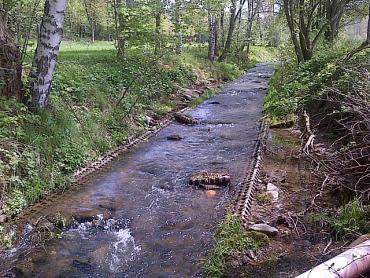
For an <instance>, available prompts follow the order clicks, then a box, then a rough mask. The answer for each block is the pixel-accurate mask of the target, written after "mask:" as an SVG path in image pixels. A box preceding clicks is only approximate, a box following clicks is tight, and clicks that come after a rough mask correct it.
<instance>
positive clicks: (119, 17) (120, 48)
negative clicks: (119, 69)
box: [113, 0, 126, 57]
mask: <svg viewBox="0 0 370 278" xmlns="http://www.w3.org/2000/svg"><path fill="white" fill-rule="evenodd" d="M122 5H123V2H122V0H114V4H113V8H114V22H115V28H116V42H117V56H118V57H122V56H123V55H124V54H125V44H126V40H125V37H124V35H123V34H122V32H123V31H124V28H125V27H124V24H125V18H124V16H123V14H122V11H121V9H120V7H121V6H122Z"/></svg>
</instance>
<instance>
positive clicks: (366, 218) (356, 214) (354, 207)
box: [328, 199, 370, 238]
mask: <svg viewBox="0 0 370 278" xmlns="http://www.w3.org/2000/svg"><path fill="white" fill-rule="evenodd" d="M328 221H329V224H330V227H331V230H332V232H333V233H334V235H335V236H336V237H337V238H345V237H348V236H351V235H360V234H364V233H367V232H368V229H369V225H370V207H369V206H363V205H362V204H361V203H360V201H359V200H357V199H354V200H353V201H351V202H349V203H348V204H346V205H344V206H342V207H341V208H340V210H339V211H338V213H337V214H336V215H335V217H331V218H329V219H328Z"/></svg>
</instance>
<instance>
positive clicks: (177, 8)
mask: <svg viewBox="0 0 370 278" xmlns="http://www.w3.org/2000/svg"><path fill="white" fill-rule="evenodd" d="M175 33H176V36H177V42H176V48H175V52H176V54H181V52H182V32H181V20H180V2H179V0H176V2H175Z"/></svg>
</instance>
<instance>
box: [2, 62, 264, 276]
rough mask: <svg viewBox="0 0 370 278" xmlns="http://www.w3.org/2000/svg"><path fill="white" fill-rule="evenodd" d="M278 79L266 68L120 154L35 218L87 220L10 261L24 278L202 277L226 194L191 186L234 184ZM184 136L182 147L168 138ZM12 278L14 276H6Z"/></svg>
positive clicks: (15, 270)
mask: <svg viewBox="0 0 370 278" xmlns="http://www.w3.org/2000/svg"><path fill="white" fill-rule="evenodd" d="M266 74H267V75H269V74H271V69H270V67H269V66H266V65H259V66H258V67H257V68H255V69H253V70H251V71H250V72H248V73H247V74H246V75H244V76H243V77H242V78H240V79H239V80H237V81H235V82H232V83H230V84H228V85H227V86H225V89H224V92H223V93H222V94H220V95H218V96H216V97H214V98H213V99H211V100H208V101H206V102H205V103H203V104H202V105H200V106H198V107H197V108H195V109H194V110H192V111H191V112H189V114H190V115H191V116H193V117H194V118H196V119H198V120H199V121H200V124H199V125H195V126H185V125H181V124H178V123H173V124H171V125H170V126H168V127H167V128H165V129H164V130H162V131H161V132H160V133H158V135H156V136H155V137H153V138H151V139H150V140H149V141H148V142H145V143H142V144H140V145H139V146H138V147H137V148H135V149H133V150H132V151H130V152H128V153H126V154H124V155H123V156H121V157H120V158H119V159H118V160H117V161H115V162H114V163H112V164H111V166H110V167H109V168H108V169H106V170H104V171H103V172H101V173H100V174H97V175H95V176H93V177H91V178H90V181H89V182H88V183H87V184H86V185H85V186H81V187H80V188H78V189H77V190H74V191H71V192H67V193H65V194H64V195H61V196H60V198H59V199H58V201H56V202H54V203H52V204H49V205H46V206H45V208H44V209H43V210H42V211H40V212H37V213H36V215H35V216H34V217H38V216H39V215H43V214H56V213H58V212H60V213H61V214H63V215H72V216H74V217H75V218H76V219H79V220H80V222H79V223H76V224H75V225H74V226H73V227H72V228H71V229H69V230H68V231H66V232H65V233H64V235H63V237H62V238H61V239H55V240H53V241H50V242H48V243H47V244H46V245H45V246H44V248H42V249H38V250H33V251H32V252H31V253H30V254H29V255H22V256H17V255H13V256H9V258H8V259H7V261H12V262H13V265H14V267H13V269H12V271H11V273H13V274H12V275H14V276H17V277H198V276H201V273H202V264H203V262H204V260H205V259H206V255H207V251H208V250H209V249H210V247H211V245H212V243H213V235H214V232H215V227H216V225H217V223H218V222H219V221H220V220H221V219H222V217H223V215H224V205H225V202H226V201H227V198H228V189H224V190H221V191H217V192H213V191H203V190H199V189H196V188H194V187H191V186H189V185H188V180H189V177H190V176H191V175H192V174H193V173H196V172H199V171H204V170H210V171H212V170H226V171H228V172H229V173H230V175H231V178H232V186H235V185H237V184H238V182H239V181H240V180H241V178H242V175H241V173H242V172H243V169H244V167H245V164H246V162H247V161H248V160H249V159H250V156H251V151H252V148H253V144H254V140H255V139H256V136H257V130H258V123H257V121H258V119H259V118H260V117H261V109H262V103H263V97H264V94H265V91H266V87H267V84H266V83H267V82H266V79H265V78H263V77H265V76H264V75H266ZM173 134H178V135H180V136H181V137H182V138H183V139H182V140H181V141H169V140H167V136H169V135H173ZM8 275H10V272H9V273H8Z"/></svg>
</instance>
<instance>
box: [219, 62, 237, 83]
mask: <svg viewBox="0 0 370 278" xmlns="http://www.w3.org/2000/svg"><path fill="white" fill-rule="evenodd" d="M214 64H215V71H216V76H217V77H218V79H222V80H224V81H228V80H234V79H236V78H238V77H239V76H240V75H241V74H242V73H243V72H242V71H241V70H240V69H239V68H238V66H236V65H234V64H229V63H226V62H215V63H214Z"/></svg>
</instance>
